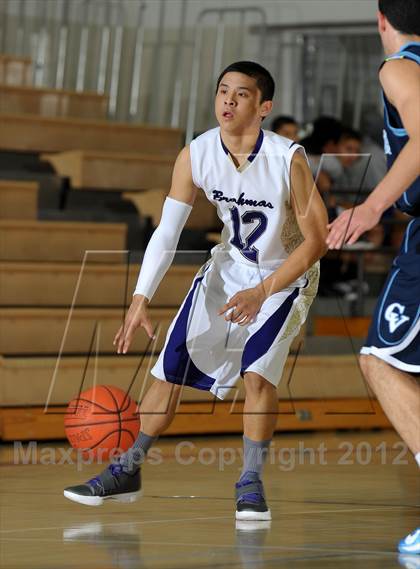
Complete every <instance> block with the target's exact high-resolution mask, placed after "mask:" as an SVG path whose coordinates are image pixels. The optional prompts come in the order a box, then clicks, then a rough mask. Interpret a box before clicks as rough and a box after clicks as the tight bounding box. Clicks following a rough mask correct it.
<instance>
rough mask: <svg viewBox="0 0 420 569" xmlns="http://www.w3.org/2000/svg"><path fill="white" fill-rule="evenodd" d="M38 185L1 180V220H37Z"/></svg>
mask: <svg viewBox="0 0 420 569" xmlns="http://www.w3.org/2000/svg"><path fill="white" fill-rule="evenodd" d="M37 202H38V184H37V183H36V182H21V181H14V180H0V220H1V219H36V217H37V206H38V203H37Z"/></svg>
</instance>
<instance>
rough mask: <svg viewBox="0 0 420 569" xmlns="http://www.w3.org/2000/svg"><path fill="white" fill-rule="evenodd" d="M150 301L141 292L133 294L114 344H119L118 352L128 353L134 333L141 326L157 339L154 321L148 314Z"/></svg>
mask: <svg viewBox="0 0 420 569" xmlns="http://www.w3.org/2000/svg"><path fill="white" fill-rule="evenodd" d="M148 302H149V301H148V299H147V298H146V297H145V296H143V295H141V294H136V295H134V296H133V301H132V303H131V305H130V308H129V309H128V312H127V314H126V316H125V320H124V323H123V324H122V325H121V326H120V328H119V330H118V332H117V333H116V335H115V338H114V341H113V345H114V346H117V354H126V353H127V350H128V348H129V346H130V344H131V341H132V340H133V337H134V333H135V331H136V330H137V328H139V327H140V326H142V327H143V328H144V329H145V330H146V333H147V335H148V336H149V338H151V339H152V340H154V339H155V336H154V334H153V326H152V322H151V321H150V318H149V315H148V314H147V305H148Z"/></svg>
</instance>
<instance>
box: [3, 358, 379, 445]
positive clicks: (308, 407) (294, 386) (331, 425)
mask: <svg viewBox="0 0 420 569" xmlns="http://www.w3.org/2000/svg"><path fill="white" fill-rule="evenodd" d="M155 361H156V356H150V357H145V358H142V359H141V356H138V357H134V356H132V355H127V356H114V357H106V358H99V359H98V360H97V361H96V362H95V359H94V358H92V359H91V360H90V365H89V366H88V368H87V370H86V369H85V367H86V357H75V358H74V357H72V358H66V357H63V358H61V359H60V361H59V363H58V367H57V370H56V374H55V376H54V382H53V383H52V378H53V374H54V370H55V369H56V364H57V360H56V358H31V357H26V358H22V357H16V358H14V357H11V358H10V357H9V358H4V357H3V358H1V357H0V374H1V377H2V381H1V382H0V400H1V401H3V402H4V403H3V405H4V407H3V408H1V409H0V439H3V440H16V439H22V440H33V439H51V438H57V439H58V438H64V436H65V435H64V427H63V414H64V412H65V409H66V406H67V402H68V401H69V400H71V399H72V398H73V397H74V396H75V394H76V393H77V390H78V388H79V386H80V385H81V382H82V378H85V382H84V383H83V389H86V388H88V387H90V386H92V385H93V379H94V377H95V374H96V376H97V378H98V383H102V384H105V385H106V384H108V385H115V386H118V387H120V388H122V389H128V387H129V385H130V383H131V380H132V379H133V377H134V375H135V374H136V372H137V375H136V379H135V383H134V385H133V389H132V390H131V392H130V394H131V396H132V397H133V398H134V399H135V400H137V399H139V398H141V395H142V394H143V393H144V391H145V389H146V388H147V386H148V384H149V382H150V381H152V380H153V377H152V376H151V374H150V368H151V366H152V365H153V363H154V362H155ZM140 364H141V365H140ZM95 365H97V366H98V367H97V368H95ZM139 366H140V367H139ZM292 367H293V375H292V380H291V381H290V383H289V385H288V384H287V382H286V381H285V380H287V379H288V378H289V376H290V373H291V371H292ZM138 368H139V369H138ZM338 370H339V374H340V381H337V373H338ZM28 377H30V378H31V381H30V382H28ZM238 386H239V389H238V390H237V391H232V392H231V393H230V395H229V396H228V397H227V400H226V401H224V402H220V401H218V402H217V404H216V405H215V403H214V401H215V400H214V397H213V396H211V395H210V394H208V393H207V392H203V391H199V390H196V389H192V388H189V387H184V388H183V392H182V403H181V405H180V407H179V410H178V414H177V415H176V417H175V420H174V421H173V423H172V425H171V426H170V428H169V429H168V431H166V433H167V434H175V435H181V434H191V433H192V434H208V433H227V432H236V433H239V432H241V431H242V428H243V425H242V414H241V411H242V406H243V399H244V392H243V385H242V382H239V383H238ZM48 395H50V399H49V406H48V408H47V410H45V404H46V401H47V397H48ZM279 401H280V415H279V418H278V422H277V429H278V430H282V431H286V430H309V429H316V430H321V429H337V428H346V429H348V428H352V429H366V428H378V427H384V428H386V427H388V428H389V426H390V425H389V422H388V420H387V419H386V417H385V415H384V414H383V412H382V410H381V408H380V407H379V405H378V403H377V401H376V400H374V399H370V398H369V397H368V396H367V392H366V389H365V387H364V384H363V380H362V379H361V378H360V372H359V370H358V367H357V364H356V363H355V360H354V358H353V357H351V356H333V357H328V358H325V357H302V358H299V359H298V361H297V363H296V365H294V361H293V358H289V359H288V361H287V363H286V366H285V370H284V376H283V380H282V382H281V384H280V388H279ZM28 402H30V406H29V407H28ZM197 414H198V416H199V420H197Z"/></svg>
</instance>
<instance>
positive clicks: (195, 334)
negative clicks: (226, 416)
mask: <svg viewBox="0 0 420 569" xmlns="http://www.w3.org/2000/svg"><path fill="white" fill-rule="evenodd" d="M273 272H274V269H273V268H272V269H261V268H260V267H255V268H254V267H252V266H248V265H246V264H244V263H238V262H237V261H234V260H233V259H232V258H231V257H230V256H229V255H228V254H224V255H220V254H219V255H216V256H214V257H212V258H211V259H209V261H208V262H207V263H205V264H204V265H203V266H202V267H201V268H200V270H199V271H198V272H197V274H196V276H195V277H194V280H193V282H192V285H191V287H190V289H189V291H188V293H187V295H186V297H185V299H184V301H183V303H182V305H181V307H180V309H179V310H178V312H177V314H176V316H175V318H174V320H173V321H172V323H171V325H170V327H169V329H168V332H167V335H166V340H165V344H164V347H163V349H162V351H161V353H160V355H159V358H158V360H157V361H156V364H155V365H154V366H153V368H152V369H151V373H152V375H153V376H155V377H156V378H158V379H161V380H164V381H169V382H171V383H176V384H180V385H186V386H190V387H195V388H197V389H202V390H207V391H210V392H211V393H213V394H215V395H216V396H217V397H218V398H219V399H224V398H225V396H226V395H227V393H228V391H229V389H231V388H232V387H233V386H234V385H235V383H236V381H237V380H238V378H239V376H241V377H243V376H244V373H245V372H247V371H253V372H256V373H258V374H259V375H261V376H262V377H264V378H265V379H266V380H268V381H269V382H270V383H272V384H273V385H275V386H277V385H278V383H279V382H280V379H281V376H282V373H283V367H284V364H285V361H286V358H287V355H288V353H289V348H290V344H291V342H292V340H293V338H294V337H295V336H296V335H297V334H298V332H299V330H300V327H301V326H302V324H303V323H304V322H305V320H306V317H307V314H308V310H309V307H310V305H311V304H312V301H313V299H314V297H315V294H316V292H317V288H318V279H319V263H316V264H315V265H314V266H313V267H312V268H311V269H310V270H309V271H307V273H306V274H305V276H304V277H302V278H301V279H299V280H298V281H296V283H294V285H296V286H290V287H289V288H287V289H285V290H282V291H281V292H277V293H275V294H273V295H271V296H270V297H268V298H267V299H266V300H265V301H264V303H263V304H262V306H261V309H260V311H259V313H258V314H257V316H256V318H255V319H254V321H253V322H251V323H249V324H247V325H245V326H240V325H239V324H234V323H231V322H228V321H226V320H225V316H226V314H222V315H219V314H218V312H219V310H220V309H221V308H222V306H223V305H224V304H226V303H227V302H228V301H229V300H230V298H231V297H232V296H233V295H234V294H236V293H237V292H239V291H241V290H245V289H248V288H252V287H254V286H256V285H258V284H259V283H260V282H261V281H262V280H264V279H265V278H266V277H267V276H269V275H270V274H271V273H273Z"/></svg>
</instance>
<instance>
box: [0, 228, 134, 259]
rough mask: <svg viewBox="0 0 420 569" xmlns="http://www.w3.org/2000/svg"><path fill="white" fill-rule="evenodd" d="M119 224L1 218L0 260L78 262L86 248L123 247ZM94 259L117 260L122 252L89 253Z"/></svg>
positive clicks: (91, 249) (109, 248) (116, 249)
mask: <svg viewBox="0 0 420 569" xmlns="http://www.w3.org/2000/svg"><path fill="white" fill-rule="evenodd" d="M126 232H127V228H126V226H125V224H122V223H85V222H60V221H31V220H9V219H6V220H0V261H29V262H34V261H59V262H63V261H78V262H81V261H82V260H83V257H84V254H85V251H87V250H88V251H94V250H96V251H98V250H99V251H121V250H124V249H125V242H126ZM88 258H89V259H91V260H92V261H93V262H95V261H96V262H102V263H106V262H110V263H113V262H120V261H121V255H117V254H113V253H108V254H99V253H98V254H97V255H95V254H91V255H90V256H89V257H88Z"/></svg>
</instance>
